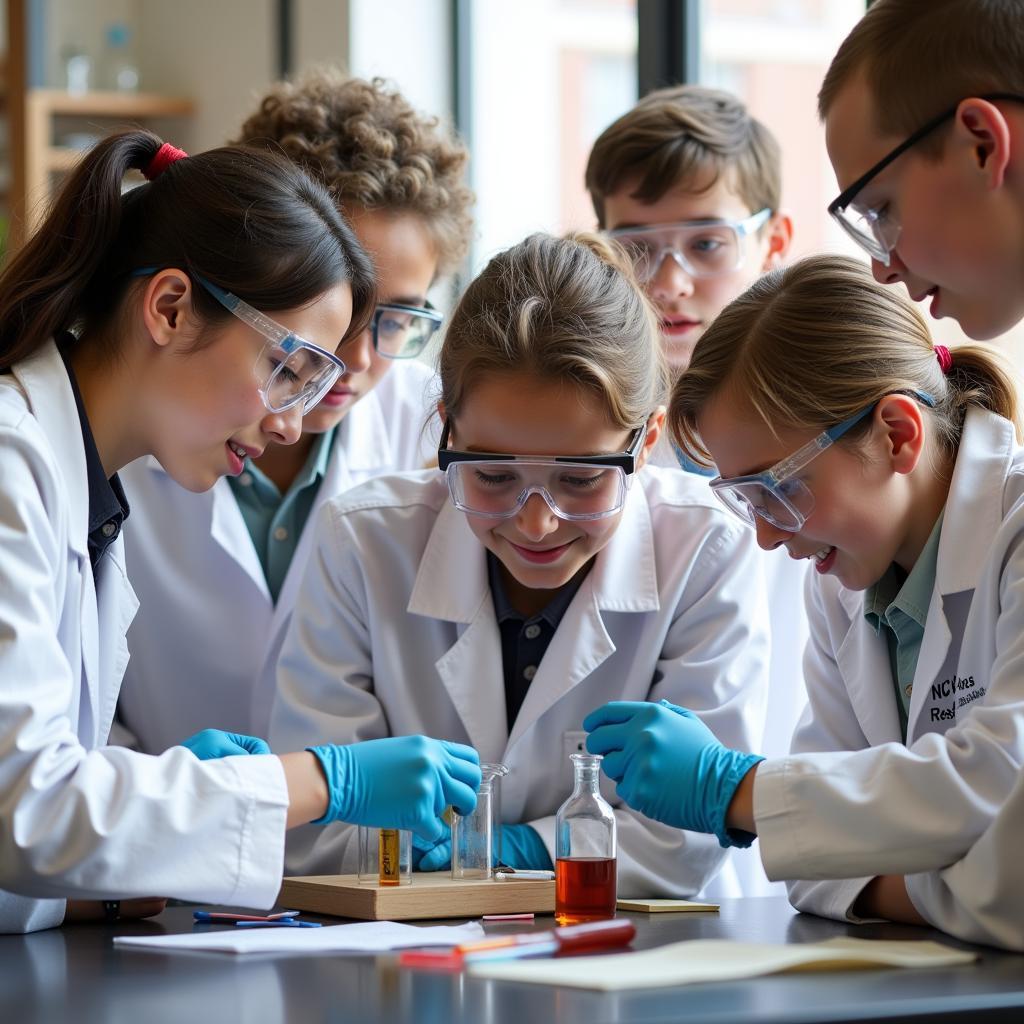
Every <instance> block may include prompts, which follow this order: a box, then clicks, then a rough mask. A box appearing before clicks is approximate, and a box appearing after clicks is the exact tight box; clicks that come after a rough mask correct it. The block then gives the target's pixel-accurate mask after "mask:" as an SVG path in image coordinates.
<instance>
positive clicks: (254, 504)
mask: <svg viewBox="0 0 1024 1024" xmlns="http://www.w3.org/2000/svg"><path fill="white" fill-rule="evenodd" d="M334 436H335V430H334V429H331V430H328V431H326V432H325V433H323V434H321V435H320V436H319V437H318V438H317V440H316V443H315V444H314V445H313V447H312V449H310V452H309V457H308V458H307V459H306V464H305V465H304V466H303V467H302V470H301V472H300V473H299V475H298V476H297V477H296V478H295V479H294V480H293V481H292V485H291V487H289V488H288V493H287V494H285V495H282V494H281V492H280V491H279V490H278V489H277V485H276V484H274V483H273V482H272V481H271V480H269V479H268V478H267V477H266V476H265V475H264V474H263V473H262V472H261V471H260V470H259V468H258V467H257V466H256V465H255V463H253V462H252V461H251V460H248V459H247V460H246V463H245V469H244V470H242V472H241V473H239V475H238V476H236V477H230V478H229V480H228V483H229V484H230V485H231V490H232V491H233V492H234V495H235V500H236V501H237V502H238V507H239V509H241V512H242V518H243V519H244V520H245V525H246V526H247V527H248V529H249V536H250V537H252V543H253V546H254V547H255V548H256V554H257V555H258V556H259V560H260V565H262V566H263V575H264V577H265V578H266V581H267V588H268V589H269V590H270V594H271V596H272V597H273V599H274V603H275V604H276V603H277V598H278V596H279V595H280V593H281V587H282V586H283V585H284V578H285V576H286V575H287V574H288V566H289V565H291V562H292V558H294V556H295V548H296V546H297V545H298V543H299V538H300V537H301V536H302V530H303V527H305V525H306V520H307V519H309V513H310V512H311V511H312V509H313V503H314V502H315V501H316V492H317V491H318V490H319V488H320V483H321V481H322V480H323V478H324V477H325V476H326V475H327V464H328V462H329V460H330V457H331V446H332V445H333V444H334Z"/></svg>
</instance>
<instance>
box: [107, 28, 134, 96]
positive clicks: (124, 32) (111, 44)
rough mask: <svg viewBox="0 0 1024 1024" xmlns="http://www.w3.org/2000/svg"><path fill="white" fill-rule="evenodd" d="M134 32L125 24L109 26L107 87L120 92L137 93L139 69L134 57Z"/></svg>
mask: <svg viewBox="0 0 1024 1024" xmlns="http://www.w3.org/2000/svg"><path fill="white" fill-rule="evenodd" d="M131 41H132V30H131V29H130V28H129V27H128V26H127V25H125V24H124V23H123V22H120V21H115V22H114V23H113V24H111V25H108V26H107V49H106V55H105V58H106V59H105V65H106V68H105V71H106V74H105V79H106V81H105V83H104V84H105V85H106V87H107V88H109V89H115V90H117V91H118V92H137V91H138V88H139V68H138V65H137V64H136V63H135V60H134V58H133V56H132V47H131Z"/></svg>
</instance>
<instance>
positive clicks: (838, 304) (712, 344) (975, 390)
mask: <svg viewBox="0 0 1024 1024" xmlns="http://www.w3.org/2000/svg"><path fill="white" fill-rule="evenodd" d="M951 355H952V366H951V367H950V369H949V372H948V373H947V374H945V375H944V374H943V372H942V369H941V367H940V366H939V362H938V359H937V358H936V354H935V348H934V346H933V345H932V339H931V336H930V335H929V333H928V326H927V324H926V323H925V321H924V318H923V317H922V316H921V314H920V313H919V312H918V311H917V308H916V307H915V306H914V305H913V304H912V303H911V302H910V301H909V300H908V299H906V298H905V297H904V296H903V295H902V294H900V293H899V292H897V291H896V290H895V289H894V288H891V287H886V286H884V285H880V284H878V283H877V282H876V281H875V280H874V278H872V276H871V273H870V272H869V271H868V269H867V268H866V267H865V266H864V265H863V264H862V263H860V262H859V261H858V260H854V259H851V258H849V257H846V256H808V257H806V258H805V259H802V260H800V261H798V262H797V263H794V264H793V265H792V266H790V267H785V268H782V269H779V270H774V271H771V272H770V273H768V274H766V275H765V276H764V277H762V278H760V280H758V281H756V282H755V283H754V284H753V285H752V286H751V287H750V288H748V289H747V291H746V292H744V293H743V295H741V296H740V297H739V298H738V299H736V300H735V301H734V302H732V303H730V304H729V305H728V306H727V307H726V308H725V310H724V311H723V312H722V313H720V314H719V316H718V317H717V319H716V320H715V321H714V323H712V325H711V326H710V327H709V328H708V329H707V331H706V332H705V333H704V335H703V336H702V337H701V339H700V341H698V342H697V347H696V349H695V350H694V353H693V359H692V360H691V362H690V366H689V368H688V369H687V371H686V373H684V374H683V375H682V376H681V377H680V379H679V380H678V381H677V383H676V385H675V389H674V391H673V393H672V399H671V402H670V405H669V414H668V418H669V426H670V429H671V431H672V434H673V436H674V437H675V439H676V441H677V442H678V444H679V446H680V447H681V448H682V449H683V450H684V451H685V452H686V453H687V454H688V455H690V456H691V457H692V458H694V459H695V460H697V461H698V462H700V463H702V464H704V465H710V464H711V458H710V454H709V453H708V451H707V449H706V448H705V446H704V444H703V442H702V440H701V437H700V432H699V430H698V427H697V420H698V418H699V417H700V414H701V411H702V409H704V407H705V406H706V404H707V403H708V401H709V400H710V399H711V398H713V397H714V396H715V395H718V394H720V393H722V392H723V391H726V390H728V391H729V392H730V393H731V394H734V395H735V396H736V397H737V400H738V401H739V402H742V403H747V404H749V406H750V407H751V408H752V409H753V411H754V413H755V414H756V415H757V416H758V417H759V418H760V419H761V420H763V421H764V423H765V424H766V425H767V427H768V429H769V430H771V431H773V432H776V431H777V430H778V428H780V427H789V428H799V429H807V430H814V431H821V430H826V429H828V428H829V427H831V426H834V425H835V424H837V423H841V422H842V421H843V420H845V419H847V418H848V417H850V416H853V415H854V414H855V413H857V412H859V411H860V410H861V409H863V408H865V407H866V406H868V405H871V404H872V403H873V402H877V401H878V400H879V399H881V398H884V397H885V396H886V395H889V394H893V393H895V392H912V391H923V392H925V393H926V394H928V395H930V396H931V397H932V398H933V399H934V400H935V407H934V408H933V409H927V410H926V415H927V416H928V418H929V420H930V421H931V423H932V424H933V425H934V427H935V429H936V431H937V436H938V438H939V440H940V443H941V445H942V447H943V448H944V449H945V450H946V451H947V452H950V453H954V452H955V451H956V449H957V446H958V444H959V442H960V434H961V431H962V429H963V422H964V417H965V415H966V413H967V410H968V409H969V408H971V407H973V406H979V407H981V408H983V409H989V410H991V411H992V412H995V413H997V414H998V415H1000V416H1003V417H1005V418H1006V419H1008V420H1010V421H1012V422H1013V424H1014V426H1015V428H1016V429H1017V432H1018V436H1019V435H1020V419H1019V412H1018V405H1017V394H1016V389H1015V387H1014V378H1013V372H1012V370H1010V368H1009V367H1008V366H1007V365H1006V363H1005V361H1004V360H1003V359H1002V357H1001V356H999V354H998V353H997V352H995V350H993V349H990V348H988V347H986V346H983V345H974V344H972V345H962V346H959V347H957V348H955V349H953V350H952V352H951ZM870 423H871V421H870V417H869V418H868V419H867V420H865V421H864V423H863V424H862V425H861V426H860V427H859V429H858V428H854V429H853V430H851V431H850V433H849V434H848V435H846V436H845V437H844V438H843V441H847V439H848V443H851V444H856V442H857V439H858V437H863V436H864V434H865V433H866V431H867V430H868V429H869V428H870ZM840 443H842V442H840Z"/></svg>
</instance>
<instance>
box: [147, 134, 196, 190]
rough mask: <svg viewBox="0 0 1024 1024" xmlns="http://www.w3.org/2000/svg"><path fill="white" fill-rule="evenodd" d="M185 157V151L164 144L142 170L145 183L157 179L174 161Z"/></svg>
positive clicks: (186, 154)
mask: <svg viewBox="0 0 1024 1024" xmlns="http://www.w3.org/2000/svg"><path fill="white" fill-rule="evenodd" d="M186 156H188V153H186V152H185V150H183V149H178V148H177V147H176V146H172V145H171V144H170V143H169V142H165V143H164V144H163V145H162V146H161V147H160V148H159V149H158V150H157V151H156V154H155V155H154V156H153V159H152V160H150V161H149V163H148V164H147V165H146V167H145V168H144V169H143V171H142V174H143V176H144V177H145V178H146V180H147V181H152V180H153V179H154V178H159V177H160V175H161V174H163V173H164V171H166V170H167V168H168V167H170V166H171V164H173V163H174V161H175V160H181V159H182V158H183V157H186Z"/></svg>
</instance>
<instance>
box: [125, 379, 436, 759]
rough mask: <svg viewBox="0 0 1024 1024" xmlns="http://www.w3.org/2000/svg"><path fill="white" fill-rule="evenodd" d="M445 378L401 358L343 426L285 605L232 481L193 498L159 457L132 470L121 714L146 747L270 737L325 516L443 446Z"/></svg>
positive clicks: (128, 475) (128, 473) (285, 589)
mask: <svg viewBox="0 0 1024 1024" xmlns="http://www.w3.org/2000/svg"><path fill="white" fill-rule="evenodd" d="M434 380H435V378H434V377H433V374H432V373H431V372H430V370H429V369H428V368H427V367H426V366H424V365H423V364H422V363H417V362H413V361H408V362H405V363H397V364H396V365H394V366H392V367H391V369H390V370H389V371H388V373H387V375H386V376H385V377H384V378H383V380H382V381H381V382H380V384H378V385H377V387H376V388H375V389H374V390H373V391H371V392H370V393H369V394H368V395H366V396H365V397H364V398H363V399H362V400H361V401H360V402H358V403H357V404H356V405H355V406H354V407H353V408H352V410H351V411H350V412H349V413H348V415H347V416H346V417H345V418H344V419H343V420H342V421H341V423H340V424H339V426H338V428H337V429H338V434H337V436H336V437H335V440H334V445H333V449H332V452H331V458H330V464H329V466H328V470H327V474H326V475H325V477H324V479H323V480H322V481H321V483H320V487H319V490H318V491H317V496H316V501H315V503H314V506H313V509H312V510H311V511H310V515H309V519H308V520H307V522H306V525H305V527H304V528H303V531H302V537H301V539H300V541H299V543H298V545H297V546H296V549H295V555H294V557H293V559H292V563H291V566H290V567H289V569H288V573H287V575H286V576H285V581H284V585H283V586H282V588H281V593H280V594H279V595H278V600H277V604H276V605H275V604H274V602H273V601H272V599H271V596H270V591H269V590H268V589H267V584H266V580H265V578H264V576H263V567H262V566H261V565H260V560H259V557H258V556H257V554H256V549H255V548H254V547H253V543H252V538H251V537H250V535H249V531H248V529H247V528H246V525H245V521H244V520H243V519H242V513H241V511H240V510H239V508H238V503H237V502H236V501H235V497H234V495H233V494H232V492H231V487H230V485H229V484H228V482H227V480H220V481H218V483H217V484H216V485H215V486H214V487H213V488H212V490H210V491H207V492H206V493H204V494H193V493H192V492H190V491H186V490H185V489H184V488H183V487H179V486H178V484H176V483H175V482H174V481H173V480H172V479H171V478H170V477H169V476H168V475H167V474H166V473H165V472H164V471H163V469H162V468H161V467H160V464H159V463H158V462H157V461H156V460H155V459H152V458H148V459H140V460H139V461H138V462H136V463H134V464H133V465H131V466H129V467H128V468H127V469H126V470H125V471H124V472H122V473H121V482H122V483H123V484H124V487H125V491H126V492H127V494H128V501H129V503H130V505H131V510H132V512H131V517H130V518H129V520H128V522H127V523H126V524H125V529H124V533H125V545H126V561H127V564H128V572H129V574H130V576H131V580H132V584H133V586H134V587H135V590H136V592H137V593H138V595H139V600H140V602H141V607H140V609H139V613H138V615H137V616H136V618H135V621H134V622H133V623H132V628H131V631H130V632H129V634H128V644H129V647H130V649H131V655H132V656H131V661H130V663H129V665H128V670H127V672H126V673H125V680H124V686H123V687H122V690H121V704H120V717H121V719H122V721H123V724H124V725H125V726H126V727H127V729H128V730H129V732H130V733H131V734H132V735H133V737H134V739H135V741H136V742H137V743H138V745H139V747H140V749H142V750H145V751H147V752H149V753H159V752H160V751H163V750H166V749H167V748H168V747H170V746H172V745H173V744H175V743H180V742H181V740H182V739H184V738H185V737H186V736H191V735H192V734H193V733H195V732H197V731H198V730H199V729H204V728H207V727H216V728H219V729H227V730H228V731H230V732H241V733H247V734H250V735H254V736H265V735H266V733H267V729H268V725H269V718H270V705H271V701H272V699H273V693H274V690H273V687H274V678H273V672H272V667H273V666H274V665H275V664H276V662H277V657H278V653H279V651H280V648H281V642H282V640H283V638H284V633H285V630H286V628H287V625H288V621H289V619H290V618H291V611H292V607H293V605H294V603H295V595H296V593H297V592H298V589H299V583H300V581H301V579H302V573H303V569H304V568H305V563H306V561H307V559H308V557H309V550H310V546H311V542H312V536H313V532H314V527H315V524H316V513H317V510H318V509H319V508H320V506H321V505H323V503H324V502H325V501H327V500H328V499H329V498H333V497H336V496H337V495H339V494H341V493H342V492H343V491H346V490H348V489H349V488H351V487H353V486H354V485H356V484H360V483H363V482H364V481H366V480H368V479H370V478H371V477H373V476H378V475H380V474H382V473H388V472H397V471H399V470H408V469H419V468H421V467H422V466H424V465H426V463H427V460H428V458H430V457H431V456H432V454H433V452H432V451H431V450H430V449H431V448H433V450H434V451H436V447H437V440H436V431H430V430H424V423H425V421H426V417H427V406H428V403H430V402H431V401H432V399H433V388H434ZM260 680H262V681H263V683H264V684H265V685H263V686H260V685H258V683H259V681H260ZM314 739H315V737H305V738H304V739H303V740H302V741H301V742H300V743H299V746H298V748H297V749H300V750H301V749H302V747H303V746H305V745H306V744H308V743H310V742H313V740H314ZM282 752H283V751H282Z"/></svg>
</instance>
